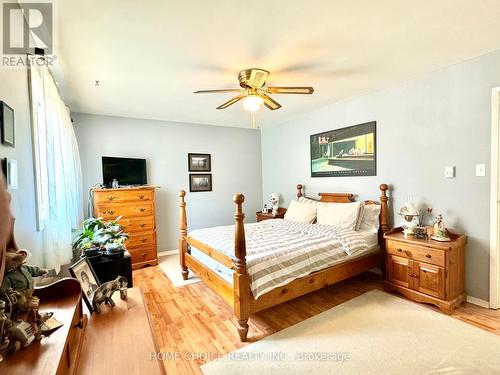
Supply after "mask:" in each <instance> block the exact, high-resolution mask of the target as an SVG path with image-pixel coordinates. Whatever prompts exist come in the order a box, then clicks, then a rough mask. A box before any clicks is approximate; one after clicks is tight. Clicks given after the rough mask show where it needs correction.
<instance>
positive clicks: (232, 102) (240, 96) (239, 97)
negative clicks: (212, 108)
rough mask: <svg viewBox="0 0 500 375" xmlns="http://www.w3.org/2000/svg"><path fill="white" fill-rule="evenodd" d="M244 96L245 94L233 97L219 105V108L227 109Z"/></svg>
mask: <svg viewBox="0 0 500 375" xmlns="http://www.w3.org/2000/svg"><path fill="white" fill-rule="evenodd" d="M244 97H245V95H239V96H237V97H235V98H232V99H231V100H228V101H227V102H225V103H223V104H221V105H220V106H218V107H217V109H226V108H227V107H229V106H230V105H233V104H234V103H236V102H237V101H240V100H241V99H243V98H244Z"/></svg>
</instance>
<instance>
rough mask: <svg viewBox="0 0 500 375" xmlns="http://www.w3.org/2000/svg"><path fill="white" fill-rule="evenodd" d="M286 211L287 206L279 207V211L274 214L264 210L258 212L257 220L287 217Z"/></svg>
mask: <svg viewBox="0 0 500 375" xmlns="http://www.w3.org/2000/svg"><path fill="white" fill-rule="evenodd" d="M285 213H286V208H282V207H280V208H278V213H277V214H276V215H273V214H272V213H271V212H269V213H264V212H262V211H259V212H256V214H257V222H259V221H263V220H268V219H283V218H284V217H285Z"/></svg>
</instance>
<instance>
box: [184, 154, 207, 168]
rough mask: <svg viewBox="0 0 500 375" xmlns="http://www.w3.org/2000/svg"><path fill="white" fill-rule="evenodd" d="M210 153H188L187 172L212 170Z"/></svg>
mask: <svg viewBox="0 0 500 375" xmlns="http://www.w3.org/2000/svg"><path fill="white" fill-rule="evenodd" d="M210 159H211V157H210V154H193V153H189V154H188V168H189V172H210V171H211V170H212V162H211V160H210Z"/></svg>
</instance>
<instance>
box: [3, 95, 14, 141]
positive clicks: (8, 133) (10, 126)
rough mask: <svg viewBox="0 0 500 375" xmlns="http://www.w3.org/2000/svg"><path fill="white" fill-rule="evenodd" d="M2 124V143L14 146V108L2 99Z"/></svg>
mask: <svg viewBox="0 0 500 375" xmlns="http://www.w3.org/2000/svg"><path fill="white" fill-rule="evenodd" d="M0 125H1V128H2V143H3V144H4V145H8V146H12V147H14V110H13V109H12V108H10V107H9V106H8V105H7V104H6V103H5V102H2V101H0Z"/></svg>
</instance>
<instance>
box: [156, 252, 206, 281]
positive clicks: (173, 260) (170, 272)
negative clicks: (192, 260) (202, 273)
mask: <svg viewBox="0 0 500 375" xmlns="http://www.w3.org/2000/svg"><path fill="white" fill-rule="evenodd" d="M158 265H159V266H160V268H161V270H162V271H163V273H164V274H165V275H166V276H167V277H168V279H169V280H170V282H171V283H172V285H173V286H175V287H177V288H178V287H180V286H184V285H188V284H193V283H197V282H199V281H201V279H200V278H199V277H196V276H195V275H194V274H193V272H191V271H189V279H187V280H184V279H183V278H182V274H181V266H180V265H179V254H169V255H162V256H160V257H158Z"/></svg>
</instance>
